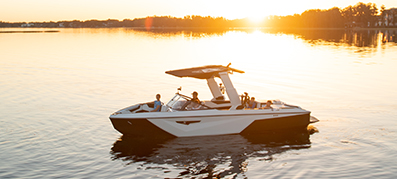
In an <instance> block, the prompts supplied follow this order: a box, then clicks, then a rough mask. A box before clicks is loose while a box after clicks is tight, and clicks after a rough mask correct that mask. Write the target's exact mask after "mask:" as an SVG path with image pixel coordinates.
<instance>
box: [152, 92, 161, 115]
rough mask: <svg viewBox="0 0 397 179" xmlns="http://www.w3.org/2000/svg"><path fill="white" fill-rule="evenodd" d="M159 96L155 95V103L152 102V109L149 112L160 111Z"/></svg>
mask: <svg viewBox="0 0 397 179" xmlns="http://www.w3.org/2000/svg"><path fill="white" fill-rule="evenodd" d="M160 98H161V95H160V94H156V101H154V109H153V110H152V111H150V112H159V111H160V110H161V101H160Z"/></svg>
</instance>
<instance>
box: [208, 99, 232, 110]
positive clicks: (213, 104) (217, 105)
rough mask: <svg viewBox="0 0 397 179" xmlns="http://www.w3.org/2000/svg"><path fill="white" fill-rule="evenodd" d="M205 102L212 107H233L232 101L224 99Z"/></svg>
mask: <svg viewBox="0 0 397 179" xmlns="http://www.w3.org/2000/svg"><path fill="white" fill-rule="evenodd" d="M204 104H205V105H206V106H208V107H210V108H212V109H229V108H230V107H232V104H231V103H230V101H223V102H222V103H216V102H214V101H204Z"/></svg>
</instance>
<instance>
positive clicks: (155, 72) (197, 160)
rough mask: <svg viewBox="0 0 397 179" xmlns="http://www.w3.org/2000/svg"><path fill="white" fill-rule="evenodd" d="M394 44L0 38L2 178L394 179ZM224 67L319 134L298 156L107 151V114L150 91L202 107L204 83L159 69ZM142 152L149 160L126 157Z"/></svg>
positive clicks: (120, 31) (215, 36)
mask: <svg viewBox="0 0 397 179" xmlns="http://www.w3.org/2000/svg"><path fill="white" fill-rule="evenodd" d="M0 30H4V29H0ZM7 30H10V29H7ZM11 30H12V29H11ZM16 30H20V29H16ZM396 34H397V31H396V30H389V31H369V32H367V31H345V30H342V31H336V30H335V31H313V30H312V31H308V30H306V31H305V30H301V31H298V32H293V31H289V30H284V31H282V30H280V31H275V30H272V29H234V30H224V29H223V30H222V29H221V30H216V29H212V30H210V31H200V30H175V31H166V30H161V29H160V30H157V31H151V32H146V31H138V30H134V29H128V28H115V29H60V32H59V33H34V34H33V33H32V34H29V33H20V34H18V33H1V34H0V49H1V53H0V76H1V78H0V101H1V103H0V113H1V114H3V117H2V118H1V119H0V131H1V132H0V150H1V151H2V153H1V154H0V163H1V165H0V178H43V177H54V178H55V177H62V178H83V177H89V178H94V177H95V178H97V177H102V178H105V177H106V178H131V177H142V178H147V177H158V178H164V177H171V178H174V177H178V176H179V175H181V173H182V174H184V175H182V177H194V176H203V177H205V176H208V175H210V173H209V172H210V171H212V172H213V173H212V174H211V175H215V174H219V173H222V172H223V173H222V175H224V176H238V177H245V176H246V177H248V178H262V177H265V178H280V177H285V178H294V177H296V178H330V177H343V178H355V177H359V178H361V177H384V178H393V176H394V177H395V176H396V174H394V173H392V171H395V170H396V169H397V168H396V166H397V165H396V162H395V161H396V158H397V156H396V153H397V152H396V144H395V142H394V139H395V137H397V136H396V126H397V125H396V122H395V120H394V119H395V118H396V117H397V113H396V111H395V109H396V107H397V104H396V102H395V101H397V94H396V93H395V89H397V83H395V79H394V77H396V76H397V72H396V71H395V67H396V66H397V45H396V41H395V40H396V38H395V36H396ZM229 62H231V63H232V67H234V68H237V69H241V70H244V71H245V72H246V73H245V74H233V75H231V78H232V80H233V82H234V85H235V87H236V89H237V91H238V92H239V93H240V94H241V93H243V92H249V94H250V96H255V97H256V98H257V99H259V100H267V99H281V100H283V101H285V102H287V103H291V104H296V105H299V106H301V107H303V108H305V109H307V110H310V111H312V114H313V115H314V116H316V117H317V118H319V119H320V122H319V123H316V124H314V126H315V127H317V128H318V129H319V131H320V132H319V133H316V134H314V135H311V136H310V139H309V136H305V138H304V139H306V140H305V141H306V142H304V143H303V144H302V143H301V144H298V145H297V146H295V145H290V144H288V145H287V144H285V143H283V145H281V146H271V144H274V141H270V142H269V141H255V140H252V139H249V138H248V139H247V138H246V137H244V136H240V135H233V136H223V137H207V138H201V139H192V140H188V139H183V138H181V139H174V140H171V141H162V142H159V143H154V144H150V142H153V141H136V140H135V141H134V140H129V139H127V140H126V141H127V142H126V141H125V140H124V141H123V142H119V140H118V139H119V137H120V134H119V133H118V132H117V131H115V130H114V129H113V127H112V125H111V123H110V121H109V119H108V116H109V114H111V113H112V112H114V111H116V110H118V109H120V108H122V107H125V106H129V105H131V104H135V103H139V102H146V101H152V100H154V95H155V94H157V93H161V94H162V96H163V97H162V101H167V100H169V99H170V98H171V97H172V96H173V94H174V93H175V92H176V88H177V87H179V86H182V87H183V91H182V93H185V94H190V93H191V92H192V91H198V92H199V94H200V96H199V97H200V98H201V99H208V98H210V97H211V94H210V91H209V90H208V88H207V87H206V82H205V81H200V80H196V79H188V78H182V79H181V78H175V77H173V76H170V75H166V74H165V73H164V72H165V71H167V70H172V69H178V68H187V67H194V66H201V65H210V64H214V65H227V64H228V63H229ZM289 137H291V136H289ZM261 139H262V140H264V139H266V137H262V138H261ZM272 139H274V138H272ZM211 141H213V142H212V143H211ZM214 141H215V142H214ZM219 141H222V142H219ZM287 141H288V142H291V138H288V137H287ZM307 141H308V142H307ZM272 142H273V143H272ZM141 143H143V144H142V146H145V147H148V149H147V150H144V151H143V152H149V154H139V153H138V154H137V153H136V151H132V153H131V151H130V150H134V147H135V146H137V147H138V149H140V148H139V146H140V144H141ZM147 143H149V144H147ZM126 144H127V145H126ZM204 144H205V145H204ZM221 144H224V146H226V147H224V146H220V145H221ZM125 145H126V146H125ZM120 146H121V148H122V150H121V151H119V150H115V148H119V147H120ZM227 146H228V147H227ZM131 147H132V148H131ZM119 149H120V148H119ZM284 149H285V150H284ZM280 151H281V152H280ZM128 152H130V153H128ZM134 152H135V153H134ZM150 152H151V153H150ZM120 154H121V155H123V156H121V157H119V155H120ZM363 156H365V157H363ZM134 157H135V158H136V157H138V158H139V157H141V159H142V160H143V161H144V162H146V163H144V162H142V161H135V159H134ZM176 157H179V158H178V159H177V158H176ZM190 161H192V163H189V162H190ZM235 161H237V163H233V162H235ZM175 164H177V165H175ZM185 165H186V166H185ZM189 167H190V168H189ZM206 167H207V168H206ZM199 171H203V173H201V174H197V172H199ZM183 172H184V173H183ZM195 172H196V173H195ZM229 172H231V173H229Z"/></svg>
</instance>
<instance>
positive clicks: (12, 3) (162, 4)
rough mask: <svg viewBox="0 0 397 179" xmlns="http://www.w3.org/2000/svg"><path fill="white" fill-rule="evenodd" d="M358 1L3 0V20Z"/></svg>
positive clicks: (278, 9)
mask: <svg viewBox="0 0 397 179" xmlns="http://www.w3.org/2000/svg"><path fill="white" fill-rule="evenodd" d="M358 2H360V1H357V0H332V1H329V0H327V1H326V0H300V1H296V0H276V1H274V0H272V1H266V0H245V1H241V0H239V1H236V0H200V1H197V0H195V1H193V0H167V1H164V0H56V1H55V0H34V1H32V0H4V1H3V2H2V3H1V10H0V21H5V22H22V21H25V22H32V21H60V20H76V19H77V20H89V19H99V20H105V19H109V18H110V19H119V20H122V19H134V18H139V17H146V16H153V15H157V16H163V15H166V16H168V15H170V16H175V17H183V16H185V15H201V16H213V17H219V16H223V17H225V18H228V19H236V18H244V17H265V16H268V15H290V14H295V13H298V14H300V13H302V12H303V11H305V10H307V9H329V8H332V7H335V6H336V7H341V8H344V7H346V6H349V5H354V4H356V3H358ZM361 2H364V3H368V2H372V3H375V4H377V6H378V8H380V6H381V5H382V4H383V5H385V6H386V7H387V8H391V7H397V0H372V1H361Z"/></svg>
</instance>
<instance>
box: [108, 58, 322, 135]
mask: <svg viewBox="0 0 397 179" xmlns="http://www.w3.org/2000/svg"><path fill="white" fill-rule="evenodd" d="M165 73H166V74H170V75H173V76H176V77H180V78H182V77H190V78H196V79H200V80H206V81H207V84H208V87H209V89H210V91H211V93H212V96H213V98H212V99H209V100H202V101H200V102H198V103H199V104H195V105H193V106H192V104H193V103H194V102H193V103H192V97H190V96H188V95H184V94H182V93H181V88H179V89H178V91H177V92H176V93H175V96H174V97H173V98H172V99H171V100H170V101H169V102H168V103H166V104H162V105H161V107H160V111H159V112H151V111H152V110H154V102H146V103H138V104H135V105H131V106H129V107H126V108H123V109H121V110H118V111H116V112H114V113H113V114H111V115H110V117H109V118H110V120H111V122H112V125H113V127H114V128H115V129H116V130H117V131H119V132H120V133H122V134H123V135H130V136H141V137H193V136H211V135H227V134H245V135H250V134H261V133H264V132H269V131H275V130H288V129H292V128H306V127H307V126H308V125H309V123H311V122H317V121H318V120H316V119H314V120H311V116H310V111H307V110H305V109H302V108H301V107H299V106H296V105H291V104H287V103H285V102H282V101H280V100H267V101H255V104H256V106H255V108H249V107H248V104H247V103H248V100H249V99H250V97H249V96H248V93H244V94H243V95H239V94H238V93H237V90H236V89H235V88H234V86H233V84H232V81H231V79H230V76H229V75H230V74H233V73H245V72H244V71H242V70H238V69H235V68H231V67H230V64H229V65H227V66H222V65H207V66H200V67H192V68H185V69H178V70H170V71H166V72H165ZM218 78H220V80H221V81H222V83H220V84H219V85H218V83H217V81H216V79H217V80H219V79H218ZM224 93H226V95H227V98H226V96H225V94H224ZM269 101H270V102H271V103H270V105H269V104H266V103H269ZM312 119H313V118H312Z"/></svg>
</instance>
